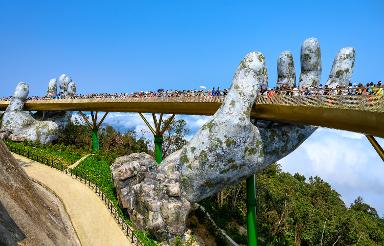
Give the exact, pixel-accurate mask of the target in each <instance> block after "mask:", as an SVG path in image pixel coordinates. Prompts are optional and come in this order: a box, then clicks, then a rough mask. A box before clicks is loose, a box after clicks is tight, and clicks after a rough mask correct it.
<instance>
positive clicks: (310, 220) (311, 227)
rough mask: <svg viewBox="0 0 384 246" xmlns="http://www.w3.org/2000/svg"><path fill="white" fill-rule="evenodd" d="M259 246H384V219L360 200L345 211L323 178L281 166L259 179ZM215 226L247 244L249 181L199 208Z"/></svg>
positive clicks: (275, 166) (263, 173)
mask: <svg viewBox="0 0 384 246" xmlns="http://www.w3.org/2000/svg"><path fill="white" fill-rule="evenodd" d="M256 182H257V184H256V186H257V228H258V240H259V243H260V245H383V244H384V219H383V218H380V217H379V215H378V214H377V212H376V210H375V209H374V208H372V207H370V206H369V205H368V204H366V203H364V201H363V199H362V198H361V197H358V198H357V199H356V200H355V202H354V203H353V204H352V205H351V206H350V208H348V207H346V206H345V204H344V202H343V201H342V200H341V198H340V195H339V194H338V193H337V192H336V191H335V190H333V189H332V188H331V186H330V185H329V184H328V183H326V182H324V181H323V180H322V179H321V178H319V177H311V178H309V179H308V180H307V179H306V178H305V177H304V176H302V175H300V174H295V175H291V174H289V173H286V172H282V171H281V169H280V166H279V165H277V164H274V165H271V166H270V167H269V168H267V169H266V170H264V171H263V172H261V173H259V174H257V181H256ZM201 204H202V205H203V206H204V207H205V208H206V209H207V210H208V211H209V213H210V214H211V215H212V218H214V219H215V220H216V223H217V224H218V225H219V226H220V227H221V228H223V229H225V230H226V231H227V233H228V234H229V235H230V236H231V237H233V238H234V239H235V240H236V241H237V242H238V243H242V244H246V240H247V238H246V234H245V233H246V186H245V180H244V181H243V182H241V183H240V184H237V185H235V186H232V187H230V188H227V189H225V190H223V191H222V192H220V193H218V194H217V195H216V196H213V197H210V198H207V199H205V200H204V201H203V202H202V203H201Z"/></svg>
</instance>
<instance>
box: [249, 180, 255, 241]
mask: <svg viewBox="0 0 384 246" xmlns="http://www.w3.org/2000/svg"><path fill="white" fill-rule="evenodd" d="M247 234H248V246H256V245H257V228H256V174H254V175H252V176H251V177H249V178H247Z"/></svg>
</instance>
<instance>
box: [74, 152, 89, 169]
mask: <svg viewBox="0 0 384 246" xmlns="http://www.w3.org/2000/svg"><path fill="white" fill-rule="evenodd" d="M90 155H93V154H88V155H85V156H83V157H81V158H80V159H79V160H78V161H76V162H75V163H73V164H72V165H70V166H69V167H68V168H70V169H74V168H75V167H77V166H78V165H79V164H80V163H81V162H82V161H84V160H85V159H86V158H87V157H88V156H90Z"/></svg>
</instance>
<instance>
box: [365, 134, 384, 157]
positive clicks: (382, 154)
mask: <svg viewBox="0 0 384 246" xmlns="http://www.w3.org/2000/svg"><path fill="white" fill-rule="evenodd" d="M366 137H367V138H368V141H369V142H370V143H371V144H372V146H373V148H374V149H375V150H376V152H377V154H379V156H380V157H381V159H382V160H383V161H384V150H383V148H382V147H381V146H380V144H379V143H378V142H377V141H376V139H375V138H374V137H373V136H372V135H366Z"/></svg>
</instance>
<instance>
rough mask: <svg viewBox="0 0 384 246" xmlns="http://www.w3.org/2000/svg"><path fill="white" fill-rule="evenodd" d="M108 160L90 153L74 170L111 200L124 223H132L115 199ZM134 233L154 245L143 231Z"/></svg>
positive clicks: (149, 245) (144, 241) (146, 242)
mask: <svg viewBox="0 0 384 246" xmlns="http://www.w3.org/2000/svg"><path fill="white" fill-rule="evenodd" d="M110 164H111V163H110V162H109V161H108V158H105V156H103V155H101V154H97V155H92V156H89V157H88V158H86V159H85V160H84V161H82V162H81V163H80V164H79V165H78V166H77V167H76V168H75V169H74V170H73V172H76V174H77V175H79V176H80V177H84V178H87V179H88V180H90V181H91V182H92V183H94V184H96V185H97V186H98V187H99V188H100V189H101V191H102V192H103V193H104V194H105V196H106V197H107V198H108V199H109V200H110V201H111V202H112V204H113V206H114V207H115V209H116V210H117V211H118V213H119V214H120V215H121V216H123V218H124V219H125V221H126V223H128V224H132V222H131V221H130V220H129V218H128V214H127V213H126V212H125V211H124V209H123V208H122V207H120V205H119V202H118V200H117V195H116V189H115V187H114V184H113V180H112V173H111V170H110ZM134 233H135V235H136V236H137V237H138V238H139V239H140V241H141V242H143V243H144V244H145V245H148V246H155V245H157V243H156V242H155V241H153V240H152V239H151V238H150V237H149V236H148V235H147V234H146V233H145V232H142V231H138V230H137V231H135V232H134Z"/></svg>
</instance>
